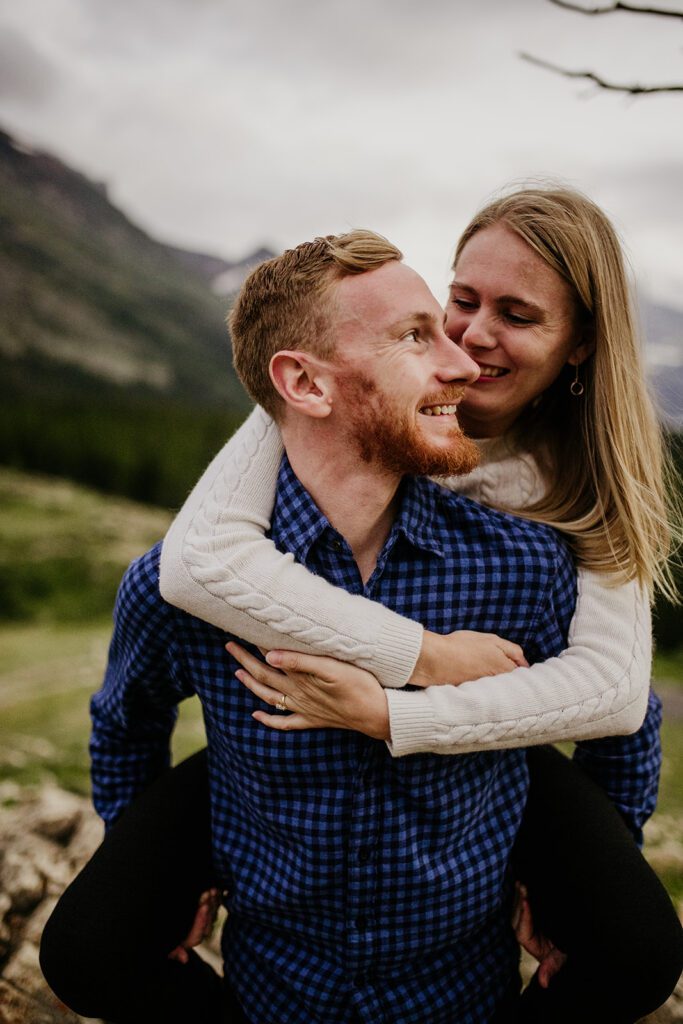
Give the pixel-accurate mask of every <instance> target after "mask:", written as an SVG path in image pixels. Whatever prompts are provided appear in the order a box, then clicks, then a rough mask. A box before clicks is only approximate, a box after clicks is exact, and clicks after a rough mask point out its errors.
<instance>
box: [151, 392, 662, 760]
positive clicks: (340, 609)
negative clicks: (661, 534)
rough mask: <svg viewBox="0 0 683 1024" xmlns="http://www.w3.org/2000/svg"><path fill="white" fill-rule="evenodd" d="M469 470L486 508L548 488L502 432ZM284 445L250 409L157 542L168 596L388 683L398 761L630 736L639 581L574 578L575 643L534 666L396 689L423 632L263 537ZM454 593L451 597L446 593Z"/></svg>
mask: <svg viewBox="0 0 683 1024" xmlns="http://www.w3.org/2000/svg"><path fill="white" fill-rule="evenodd" d="M480 449H481V456H482V458H481V464H480V466H479V467H478V468H477V469H476V470H475V471H474V472H473V473H471V474H470V475H469V476H467V477H463V478H452V479H449V480H446V481H440V482H441V483H443V484H444V485H445V486H448V487H449V488H451V489H452V490H457V491H459V492H460V493H463V494H465V495H467V497H470V498H474V499H475V500H478V501H481V502H482V503H484V504H486V505H491V506H494V507H500V506H504V507H506V508H510V509H522V508H524V507H525V506H526V505H527V504H529V503H530V502H532V501H534V500H535V499H536V498H537V497H539V496H540V495H541V494H542V491H543V482H542V479H541V477H540V474H539V471H538V468H537V466H536V463H535V461H534V459H533V457H532V456H531V455H530V454H529V453H527V452H519V451H516V450H514V449H513V448H512V447H511V446H510V443H509V442H508V441H507V440H506V439H505V438H501V439H494V440H491V441H483V442H480ZM282 451H283V449H282V441H281V438H280V434H279V431H278V429H277V427H276V426H275V424H274V423H273V421H272V420H271V419H270V417H269V416H267V414H266V413H264V412H263V410H261V409H259V408H257V409H255V410H254V412H253V413H252V414H251V416H250V417H249V418H248V420H247V421H246V422H245V423H244V424H243V425H242V427H240V429H239V430H238V431H237V433H236V434H235V435H234V436H233V437H232V438H231V440H230V441H229V442H228V443H227V445H226V446H225V447H224V448H223V449H222V450H221V452H219V454H218V455H217V456H216V458H215V459H214V460H213V462H212V463H211V465H210V466H209V468H208V469H207V470H206V472H205V473H204V475H203V476H202V478H201V479H200V481H199V483H198V484H197V486H196V487H195V488H194V490H193V491H192V493H191V495H190V496H189V498H188V500H187V502H186V503H185V505H184V506H183V508H182V510H181V511H180V513H179V515H178V516H177V518H176V519H175V521H174V522H173V524H172V525H171V528H170V530H169V532H168V534H167V536H166V539H165V540H164V545H163V551H162V558H161V577H160V586H161V593H162V596H163V597H164V598H165V599H166V600H167V601H169V602H170V603H171V604H173V605H176V606H177V607H179V608H182V609H184V610H185V611H188V612H191V613H192V614H193V615H197V616H198V617H200V618H202V619H205V620H207V621H208V622H211V623H213V624H214V625H216V626H219V627H220V628H222V629H224V630H226V631H227V632H229V633H233V634H235V635H236V636H240V637H242V638H244V639H245V640H247V641H249V642H251V643H255V644H258V645H259V646H261V647H267V648H274V647H287V648H290V649H294V650H298V651H303V652H305V653H310V654H323V655H330V656H333V657H337V658H341V659H342V660H344V661H353V662H355V663H356V664H358V665H360V666H362V667H363V668H367V669H369V670H370V671H371V672H373V673H374V674H375V675H376V676H377V678H378V679H379V680H380V682H381V683H382V685H383V686H385V687H387V700H388V703H389V714H390V724H391V737H392V739H391V743H390V744H389V748H390V750H391V752H392V754H394V755H395V756H399V755H403V754H410V753H417V752H425V751H427V752H429V751H431V752H435V753H443V754H448V753H465V752H470V751H477V750H488V749H499V748H501V747H519V746H529V745H530V744H534V743H549V742H556V741H559V740H566V739H575V740H583V739H594V738H597V737H600V736H608V735H624V734H627V733H631V732H635V731H636V730H637V729H638V728H639V727H640V725H641V723H642V721H643V717H644V715H645V711H646V707H647V696H648V688H649V679H650V667H651V657H652V641H651V620H650V607H649V601H648V597H647V594H646V593H645V591H644V590H643V588H642V587H640V586H639V585H638V584H636V583H628V584H625V585H620V586H616V587H614V586H610V585H609V580H608V578H607V577H605V576H604V575H598V574H596V573H592V572H588V571H580V572H579V574H578V599H577V605H576V612H575V615H574V618H573V620H572V624H571V629H570V635H569V644H570V646H569V648H568V649H567V650H566V651H565V652H564V653H563V654H562V655H560V657H558V658H552V659H551V660H550V661H546V662H544V663H543V664H539V665H534V666H532V667H531V668H518V669H515V670H514V671H512V672H507V673H504V674H502V675H499V676H490V677H486V678H484V679H477V680H473V681H471V682H466V683H463V684H461V685H460V686H432V687H429V688H428V689H425V690H418V691H415V690H403V689H401V687H403V686H404V685H405V683H406V682H407V681H408V680H409V679H410V675H411V673H412V670H413V668H414V666H415V662H416V660H417V657H418V654H419V651H420V645H421V642H422V627H421V626H420V625H419V624H418V623H415V622H412V621H410V620H408V619H404V618H402V617H401V616H399V615H396V613H395V612H392V611H390V610H389V609H387V608H385V607H383V606H382V605H380V604H377V603H376V602H373V601H369V600H367V599H366V598H364V597H360V596H357V595H351V594H347V593H346V592H345V591H342V590H340V589H338V588H336V587H333V586H331V585H330V584H329V583H327V582H326V581H325V580H323V579H321V578H320V577H317V576H313V575H311V574H310V573H309V572H308V571H307V570H306V569H304V568H303V566H301V565H298V564H297V563H296V562H295V561H294V559H293V557H292V555H290V554H282V553H281V552H279V551H278V550H277V549H276V548H275V546H274V544H273V543H272V542H271V541H270V540H268V539H267V538H266V537H264V532H265V531H266V530H267V529H268V527H269V523H270V516H271V513H272V510H273V505H274V500H275V485H276V480H277V472H278V468H279V465H280V461H281V458H282ZM453 600H457V594H454V595H453Z"/></svg>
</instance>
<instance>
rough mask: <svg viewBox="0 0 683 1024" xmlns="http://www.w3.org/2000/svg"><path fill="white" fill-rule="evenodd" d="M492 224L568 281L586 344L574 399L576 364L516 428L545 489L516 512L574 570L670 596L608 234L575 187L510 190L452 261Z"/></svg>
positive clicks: (647, 420)
mask: <svg viewBox="0 0 683 1024" xmlns="http://www.w3.org/2000/svg"><path fill="white" fill-rule="evenodd" d="M498 223H504V224H505V225H506V227H508V228H510V229H511V230H512V231H515V232H516V233H517V234H518V235H519V236H520V237H521V238H522V239H523V240H524V241H525V242H527V244H528V245H530V246H531V247H532V249H534V250H535V252H537V253H538V254H539V255H540V256H541V257H542V258H543V259H544V260H545V261H546V263H547V264H548V265H549V266H550V267H552V268H553V270H555V271H557V273H558V274H560V275H561V276H562V277H563V278H564V279H565V280H566V281H568V282H569V283H570V284H571V285H572V287H573V290H574V293H575V296H576V302H577V312H578V320H579V324H580V327H581V328H582V329H583V330H584V332H586V337H592V340H593V341H594V344H595V349H594V352H593V354H592V355H590V356H589V357H588V358H587V359H586V360H585V361H584V362H583V363H582V364H581V366H580V368H579V375H580V380H581V383H582V384H583V386H584V393H583V395H582V396H581V397H575V396H573V395H572V394H571V392H570V390H569V388H570V384H571V381H572V374H573V373H574V372H575V368H574V367H565V369H564V370H563V371H562V373H561V374H560V376H559V377H558V378H557V380H556V381H555V382H554V383H553V384H552V385H551V386H550V388H548V390H547V391H546V392H545V393H544V394H543V395H542V396H541V399H540V401H537V402H536V403H535V404H534V406H533V407H532V408H529V409H527V410H526V411H525V412H524V413H523V414H522V416H521V417H520V419H519V420H518V422H517V424H516V425H515V428H514V429H515V430H516V432H517V434H518V437H519V440H520V441H521V443H522V444H523V445H524V446H525V447H527V448H528V449H529V450H531V451H532V452H533V453H534V454H535V456H536V457H537V459H538V461H539V464H540V466H541V468H542V470H543V471H544V475H545V476H546V479H547V485H548V489H547V492H546V494H545V496H544V497H543V498H542V500H540V501H538V502H536V503H535V504H533V505H532V506H531V507H529V508H526V509H524V511H523V514H524V515H525V516H527V517H528V518H532V519H536V520H540V521H542V522H544V523H548V524H549V525H551V526H554V527H556V528H557V529H559V530H562V531H564V532H565V533H566V534H568V535H569V537H570V539H571V541H572V543H573V545H574V549H575V554H576V557H577V560H578V561H579V563H580V564H581V565H582V566H584V567H586V568H589V569H593V570H595V571H597V572H601V573H613V574H615V582H623V581H625V580H627V579H637V580H638V581H639V582H640V583H642V584H644V585H645V586H646V587H647V588H648V589H649V590H650V592H651V593H652V590H653V588H655V587H656V588H657V589H659V590H660V591H661V593H662V594H663V595H664V596H665V597H666V598H668V599H669V600H673V601H676V600H677V595H676V586H675V583H674V580H673V576H672V572H671V566H670V564H669V556H670V554H671V551H672V547H673V545H674V543H675V542H676V541H678V540H679V538H680V512H679V510H678V509H677V508H676V507H675V506H674V501H675V499H674V498H673V489H671V490H669V488H668V487H667V485H668V484H669V483H671V476H670V470H669V467H668V463H667V460H666V457H665V454H664V445H663V438H662V431H661V428H660V426H659V424H658V421H657V417H656V415H655V411H654V408H653V404H652V401H651V399H650V396H649V394H648V390H647V386H646V382H645V373H644V369H643V365H642V361H641V354H640V345H639V339H638V333H637V330H636V321H635V316H634V311H633V305H632V298H631V293H630V287H629V283H628V279H627V275H626V270H625V265H624V257H623V253H622V250H621V246H620V243H619V239H618V237H617V235H616V232H615V230H614V228H613V226H612V224H611V223H610V221H609V219H608V218H607V217H606V215H605V214H604V213H603V212H602V210H600V209H599V208H598V207H597V206H596V205H595V203H593V202H591V200H590V199H588V198H587V197H586V196H584V195H582V194H581V193H579V192H576V191H573V190H570V189H564V188H555V187H547V188H543V187H536V188H523V189H518V190H517V191H514V192H512V193H510V194H508V195H504V196H502V197H501V198H498V199H495V200H494V201H493V202H491V203H489V204H488V205H487V206H485V207H484V208H483V209H482V210H481V211H480V212H479V213H478V214H476V215H475V217H474V218H473V220H472V221H471V222H470V224H469V225H468V227H467V228H466V229H465V232H464V233H463V235H462V237H461V238H460V241H459V242H458V246H457V249H456V253H455V259H454V266H455V265H457V262H458V258H459V256H460V254H461V252H462V250H463V248H464V247H465V245H466V244H467V242H468V241H469V240H470V239H471V238H472V236H473V235H475V234H476V233H477V232H478V231H481V230H483V229H484V228H486V227H490V226H492V225H493V224H498ZM668 490H669V494H667V491H668Z"/></svg>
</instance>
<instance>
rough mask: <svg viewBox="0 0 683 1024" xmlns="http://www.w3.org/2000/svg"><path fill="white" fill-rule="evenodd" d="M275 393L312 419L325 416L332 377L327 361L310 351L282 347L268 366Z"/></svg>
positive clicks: (328, 403) (329, 405) (330, 406)
mask: <svg viewBox="0 0 683 1024" xmlns="http://www.w3.org/2000/svg"><path fill="white" fill-rule="evenodd" d="M268 372H269V373H270V379H271V380H272V382H273V386H274V387H275V389H276V391H277V393H278V394H279V395H280V397H281V398H282V399H283V401H284V402H285V404H286V405H288V406H289V407H290V408H291V409H293V410H294V411H295V412H298V413H300V414H302V415H304V416H312V417H313V418H314V419H323V418H324V417H325V416H329V414H330V412H331V409H332V388H331V384H332V377H331V375H330V373H329V369H328V367H327V364H326V363H325V362H324V361H323V360H320V359H317V358H316V357H315V356H312V355H311V354H310V352H301V351H299V350H297V349H293V350H288V349H283V350H282V351H280V352H276V353H275V355H274V356H273V358H272V359H271V360H270V366H269V367H268Z"/></svg>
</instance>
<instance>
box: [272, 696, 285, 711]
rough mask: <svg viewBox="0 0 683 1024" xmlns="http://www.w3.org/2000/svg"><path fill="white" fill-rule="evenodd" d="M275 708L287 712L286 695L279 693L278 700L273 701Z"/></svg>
mask: <svg viewBox="0 0 683 1024" xmlns="http://www.w3.org/2000/svg"><path fill="white" fill-rule="evenodd" d="M275 707H276V708H277V709H278V711H286V710H287V694H286V693H281V694H280V699H279V700H277V701H275Z"/></svg>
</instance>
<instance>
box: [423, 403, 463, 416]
mask: <svg viewBox="0 0 683 1024" xmlns="http://www.w3.org/2000/svg"><path fill="white" fill-rule="evenodd" d="M457 411H458V407H457V405H423V406H422V408H421V409H420V412H421V413H422V415H423V416H455V414H456V412H457Z"/></svg>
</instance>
